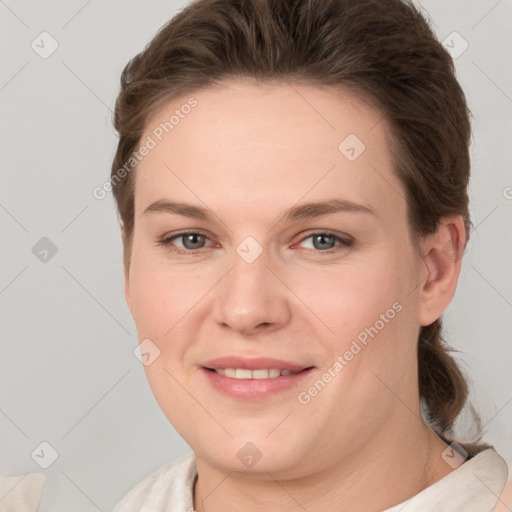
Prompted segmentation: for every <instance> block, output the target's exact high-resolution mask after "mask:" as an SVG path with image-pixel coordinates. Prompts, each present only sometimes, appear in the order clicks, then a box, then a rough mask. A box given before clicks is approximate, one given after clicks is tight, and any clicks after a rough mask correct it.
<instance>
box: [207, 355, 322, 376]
mask: <svg viewBox="0 0 512 512" xmlns="http://www.w3.org/2000/svg"><path fill="white" fill-rule="evenodd" d="M203 366H204V367H205V368H210V369H212V370H220V369H223V368H240V369H245V370H265V369H267V368H268V369H270V368H276V369H279V370H291V371H292V372H300V371H302V370H304V369H306V368H311V366H312V365H304V364H298V363H292V362H290V361H285V360H283V359H273V358H270V357H252V358H242V357H233V356H226V357H218V358H216V359H210V360H209V361H206V362H205V363H204V364H203Z"/></svg>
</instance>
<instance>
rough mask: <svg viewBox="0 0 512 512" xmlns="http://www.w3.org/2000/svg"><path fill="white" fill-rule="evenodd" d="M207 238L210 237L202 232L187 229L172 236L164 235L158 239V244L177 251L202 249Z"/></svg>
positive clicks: (184, 251)
mask: <svg viewBox="0 0 512 512" xmlns="http://www.w3.org/2000/svg"><path fill="white" fill-rule="evenodd" d="M209 240H210V239H209V238H208V237H207V236H206V235H203V234H202V233H197V232H195V231H187V232H182V233H178V234H176V235H172V236H166V237H164V238H162V239H161V240H159V241H158V245H162V246H164V247H168V248H170V249H171V250H174V251H176V252H179V253H186V252H195V251H198V250H200V249H204V248H205V247H207V245H205V244H206V242H207V241H209ZM171 246H174V247H171Z"/></svg>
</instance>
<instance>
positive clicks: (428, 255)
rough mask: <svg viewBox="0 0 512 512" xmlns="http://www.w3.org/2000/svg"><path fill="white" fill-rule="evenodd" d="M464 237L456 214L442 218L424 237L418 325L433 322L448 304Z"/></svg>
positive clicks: (462, 222)
mask: <svg viewBox="0 0 512 512" xmlns="http://www.w3.org/2000/svg"><path fill="white" fill-rule="evenodd" d="M466 239H467V238H466V232H465V228H464V221H463V219H462V217H461V216H460V215H456V216H451V217H446V218H444V219H443V220H442V221H441V223H440V225H439V227H438V229H437V231H436V232H435V233H433V234H432V235H429V236H428V237H426V238H425V239H424V242H423V263H424V266H425V269H426V278H425V279H424V281H423V284H422V287H421V297H420V318H419V320H420V325H430V324H431V323H433V322H434V321H436V320H437V319H438V318H439V317H440V316H441V315H442V313H443V312H444V311H445V309H446V308H447V307H448V305H449V304H450V302H451V300H452V298H453V296H454V294H455V290H456V288H457V282H458V279H459V274H460V269H461V266H462V255H463V253H464V247H465V245H466Z"/></svg>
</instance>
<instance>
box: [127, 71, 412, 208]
mask: <svg viewBox="0 0 512 512" xmlns="http://www.w3.org/2000/svg"><path fill="white" fill-rule="evenodd" d="M191 105H193V106H191ZM386 130H387V125H386V123H385V120H384V119H383V116H382V114H381V113H380V112H379V111H378V110H377V109H375V108H372V107H371V106H369V105H368V104H367V103H365V102H363V101H361V100H360V99H359V98H357V97H356V96H354V95H352V94H349V93H347V92H336V93H335V92H333V91H332V90H326V89H320V88H317V87H314V86H305V85H292V84H285V83H279V84H263V85H262V84H255V83H249V82H242V81H236V82H231V83H226V84H225V85H223V86H222V87H216V88H210V89H204V90H199V91H196V92H194V93H193V94H190V95H184V96H181V97H179V98H175V99H173V100H172V101H170V102H169V103H168V104H166V105H165V106H164V107H163V108H162V109H161V110H160V111H159V112H158V113H157V114H156V115H155V116H153V117H152V118H151V119H149V120H148V122H147V124H146V129H145V133H144V135H143V137H142V139H141V140H142V142H144V141H147V140H149V139H151V140H152V141H153V142H154V147H153V148H152V149H151V151H150V152H149V154H148V155H147V156H146V157H145V158H144V159H143V160H142V161H141V162H140V163H139V165H138V167H137V172H136V194H135V195H136V212H138V214H139V215H140V213H141V211H142V210H143V209H144V208H145V207H147V205H148V204H149V203H150V202H152V201H155V200H158V199H165V198H171V199H177V198H180V199H181V200H183V199H184V198H186V200H190V202H194V203H195V204H198V200H199V201H202V200H203V199H204V201H203V202H204V203H207V204H208V206H211V207H212V209H213V207H218V208H224V209H226V208H228V207H231V208H238V209H239V211H240V212H244V211H248V208H249V205H251V204H254V203H255V202H258V203H259V206H260V211H261V209H263V208H269V209H271V210H276V209H280V207H283V206H286V205H287V204H289V205H292V204H294V203H296V202H297V201H299V200H300V198H301V197H304V199H305V200H306V199H307V200H308V201H309V200H316V199H319V200H321V199H325V198H327V197H328V198H332V197H334V196H340V197H343V198H344V199H347V200H350V201H354V202H359V203H362V204H365V203H366V204H368V203H371V204H372V206H373V207H375V208H376V209H384V210H386V209H387V210H389V209H390V208H391V207H392V206H393V203H395V205H394V207H395V209H396V208H397V207H400V203H401V202H403V198H401V195H402V193H401V191H400V189H401V185H400V183H399V182H398V180H397V179H396V177H395V175H394V173H393V170H392V167H393V164H392V158H391V155H390V153H389V150H388V145H387V141H386ZM152 145H153V144H152ZM168 196H169V197H168ZM203 206H204V205H203ZM401 206H403V205H401ZM242 214H243V213H242ZM136 215H137V213H136Z"/></svg>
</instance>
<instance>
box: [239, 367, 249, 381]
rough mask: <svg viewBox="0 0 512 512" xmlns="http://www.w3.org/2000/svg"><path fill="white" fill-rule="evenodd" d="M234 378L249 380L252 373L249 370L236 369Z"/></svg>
mask: <svg viewBox="0 0 512 512" xmlns="http://www.w3.org/2000/svg"><path fill="white" fill-rule="evenodd" d="M235 378H236V379H251V378H252V371H251V370H245V369H242V368H237V369H236V370H235Z"/></svg>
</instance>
